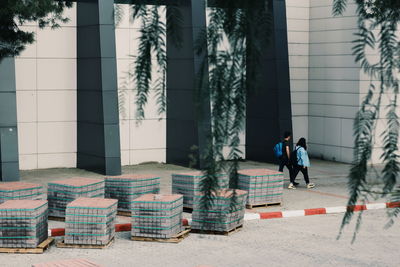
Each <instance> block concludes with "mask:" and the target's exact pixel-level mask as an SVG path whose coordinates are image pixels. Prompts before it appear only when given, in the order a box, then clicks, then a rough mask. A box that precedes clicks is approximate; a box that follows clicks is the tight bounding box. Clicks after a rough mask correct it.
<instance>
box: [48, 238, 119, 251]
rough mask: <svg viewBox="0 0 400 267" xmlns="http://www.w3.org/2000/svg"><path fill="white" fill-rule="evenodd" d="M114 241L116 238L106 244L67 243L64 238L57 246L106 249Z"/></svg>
mask: <svg viewBox="0 0 400 267" xmlns="http://www.w3.org/2000/svg"><path fill="white" fill-rule="evenodd" d="M113 242H114V238H113V239H111V240H110V242H108V243H107V244H106V245H86V244H65V243H64V239H63V240H61V241H60V242H57V244H56V246H57V247H58V248H82V249H105V248H108V247H109V246H111V244H112V243H113Z"/></svg>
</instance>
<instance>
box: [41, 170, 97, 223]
mask: <svg viewBox="0 0 400 267" xmlns="http://www.w3.org/2000/svg"><path fill="white" fill-rule="evenodd" d="M47 195H48V196H47V198H48V201H49V216H52V217H58V218H65V209H66V207H67V205H68V203H70V202H71V201H73V200H75V199H78V198H80V197H99V198H104V180H102V179H92V178H80V177H76V178H70V179H65V180H60V181H54V182H51V183H49V184H48V193H47Z"/></svg>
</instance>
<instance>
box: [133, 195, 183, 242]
mask: <svg viewBox="0 0 400 267" xmlns="http://www.w3.org/2000/svg"><path fill="white" fill-rule="evenodd" d="M182 212H183V197H182V195H155V194H147V195H144V196H141V197H139V198H137V199H135V200H134V201H133V205H132V237H149V238H164V239H165V238H171V237H173V236H175V235H177V234H178V233H180V232H181V231H182V230H183V227H182Z"/></svg>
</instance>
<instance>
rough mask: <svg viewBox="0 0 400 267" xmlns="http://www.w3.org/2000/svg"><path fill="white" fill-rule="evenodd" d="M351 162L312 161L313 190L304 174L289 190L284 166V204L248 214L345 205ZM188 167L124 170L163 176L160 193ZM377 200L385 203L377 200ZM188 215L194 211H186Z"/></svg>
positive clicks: (32, 176)
mask: <svg viewBox="0 0 400 267" xmlns="http://www.w3.org/2000/svg"><path fill="white" fill-rule="evenodd" d="M240 167H241V169H250V168H268V169H277V166H276V165H273V164H267V163H259V162H251V161H246V162H241V164H240ZM349 168H350V165H348V164H342V163H336V162H328V161H321V160H312V167H311V168H310V179H311V181H312V182H313V183H315V184H316V187H315V188H314V189H306V187H305V184H304V180H303V177H302V174H301V173H300V174H299V175H298V177H297V179H296V181H297V182H299V183H300V185H299V186H298V187H297V189H296V190H289V189H287V185H288V182H289V179H288V176H289V175H288V172H287V170H286V169H285V185H284V192H283V203H282V205H281V206H270V207H260V208H254V209H251V210H247V211H246V212H247V213H263V212H275V211H292V210H304V209H313V208H326V207H337V206H346V205H347V200H348V193H347V175H348V171H349ZM188 170H189V169H188V168H184V167H180V166H175V165H169V164H156V163H151V164H143V165H135V166H126V167H123V173H144V174H145V173H151V174H155V175H159V176H160V177H161V193H165V194H168V193H171V174H173V173H179V172H185V171H188ZM76 176H79V177H92V178H102V177H104V176H102V175H99V174H97V173H93V172H89V171H85V170H79V169H46V170H34V171H22V172H21V180H22V181H27V182H36V183H41V184H44V185H46V184H47V183H48V182H50V181H55V180H60V179H64V178H69V177H76ZM376 202H385V201H384V200H376ZM184 216H185V217H186V218H190V217H191V214H188V213H185V214H184ZM129 222H130V218H128V217H121V216H118V223H129ZM54 227H63V223H60V222H54V221H50V225H49V228H54Z"/></svg>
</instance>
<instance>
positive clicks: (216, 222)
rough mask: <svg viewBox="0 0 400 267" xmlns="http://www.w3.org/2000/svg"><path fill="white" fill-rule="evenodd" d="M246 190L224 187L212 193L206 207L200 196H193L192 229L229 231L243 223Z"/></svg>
mask: <svg viewBox="0 0 400 267" xmlns="http://www.w3.org/2000/svg"><path fill="white" fill-rule="evenodd" d="M246 197H247V192H246V191H243V190H236V194H235V195H234V194H233V190H231V189H224V190H219V191H217V192H216V193H214V194H212V196H211V198H212V202H209V205H208V207H207V206H204V205H203V203H202V196H196V197H195V203H194V208H193V213H192V229H195V230H202V231H216V232H229V231H231V230H233V229H235V228H237V227H239V226H241V225H243V221H244V214H245V211H246V210H245V206H246Z"/></svg>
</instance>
